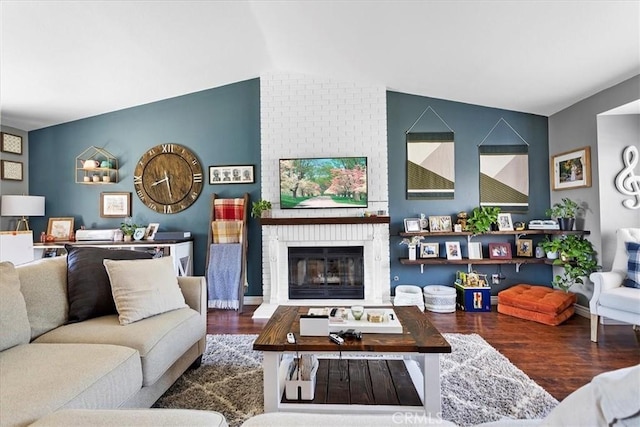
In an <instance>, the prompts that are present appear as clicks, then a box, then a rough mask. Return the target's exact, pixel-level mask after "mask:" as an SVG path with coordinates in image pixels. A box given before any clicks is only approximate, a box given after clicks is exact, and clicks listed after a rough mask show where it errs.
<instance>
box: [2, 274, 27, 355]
mask: <svg viewBox="0 0 640 427" xmlns="http://www.w3.org/2000/svg"><path fill="white" fill-rule="evenodd" d="M30 339H31V326H29V318H28V317H27V305H26V304H25V302H24V297H23V296H22V293H21V292H20V277H19V276H18V273H17V272H16V269H15V267H14V266H13V264H12V263H10V262H0V351H2V350H6V349H8V348H11V347H13V346H16V345H19V344H28V343H29V340H30Z"/></svg>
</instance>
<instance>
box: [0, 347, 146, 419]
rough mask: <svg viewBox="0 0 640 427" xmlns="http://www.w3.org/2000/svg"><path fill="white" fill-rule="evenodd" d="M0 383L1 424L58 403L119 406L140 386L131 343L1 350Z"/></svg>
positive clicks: (34, 414)
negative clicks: (129, 346)
mask: <svg viewBox="0 0 640 427" xmlns="http://www.w3.org/2000/svg"><path fill="white" fill-rule="evenodd" d="M26 372H28V375H25V373H26ZM80 374H81V375H80ZM0 384H2V386H1V387H0V420H1V421H2V423H1V424H2V425H3V426H5V425H6V426H16V425H28V424H29V423H32V422H34V421H36V420H37V419H39V418H41V417H43V416H45V415H47V414H49V413H51V412H53V411H55V410H57V409H61V408H118V407H119V406H120V405H122V404H123V403H124V402H126V401H127V400H128V399H130V398H131V396H133V395H134V394H136V393H137V392H138V391H139V390H140V387H141V385H142V371H141V369H140V357H139V356H138V352H137V351H136V350H134V349H132V348H127V347H122V346H114V345H85V344H25V345H19V346H16V347H13V348H10V349H8V350H5V351H3V352H1V353H0Z"/></svg>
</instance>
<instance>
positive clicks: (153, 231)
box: [144, 222, 160, 240]
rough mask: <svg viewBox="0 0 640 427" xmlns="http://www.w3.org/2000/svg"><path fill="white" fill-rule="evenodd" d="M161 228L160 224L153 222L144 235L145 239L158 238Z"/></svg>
mask: <svg viewBox="0 0 640 427" xmlns="http://www.w3.org/2000/svg"><path fill="white" fill-rule="evenodd" d="M159 228H160V223H159V222H152V223H151V224H149V225H147V230H146V231H145V233H144V239H145V240H153V239H154V238H155V237H156V233H157V232H158V229H159Z"/></svg>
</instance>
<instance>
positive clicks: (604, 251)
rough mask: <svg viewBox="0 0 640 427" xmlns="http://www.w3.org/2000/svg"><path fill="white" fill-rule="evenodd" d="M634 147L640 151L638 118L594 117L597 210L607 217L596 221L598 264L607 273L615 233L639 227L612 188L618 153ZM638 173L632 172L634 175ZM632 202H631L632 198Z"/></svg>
mask: <svg viewBox="0 0 640 427" xmlns="http://www.w3.org/2000/svg"><path fill="white" fill-rule="evenodd" d="M631 145H634V146H635V147H636V148H639V149H640V115H639V114H632V115H631V114H630V115H619V116H618V115H613V116H610V115H601V116H599V117H598V147H599V150H598V159H597V160H598V165H600V180H599V182H597V183H594V185H597V186H598V188H599V191H600V210H603V209H606V212H607V215H606V216H602V218H601V221H600V234H601V236H602V246H601V251H600V262H601V264H602V267H603V269H604V270H610V269H611V264H612V263H613V256H614V253H615V246H616V238H615V231H616V229H618V228H621V227H640V210H638V209H627V208H625V207H624V206H623V205H622V201H623V200H625V199H628V198H629V196H625V195H623V194H620V193H619V192H618V191H617V190H616V187H615V184H614V183H615V179H616V176H617V175H618V174H619V173H620V172H621V171H622V170H623V169H624V162H623V159H622V151H623V150H624V149H625V148H626V147H628V146H631ZM638 173H640V171H638V170H636V174H638ZM634 201H635V198H634Z"/></svg>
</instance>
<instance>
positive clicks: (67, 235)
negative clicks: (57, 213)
mask: <svg viewBox="0 0 640 427" xmlns="http://www.w3.org/2000/svg"><path fill="white" fill-rule="evenodd" d="M73 221H74V218H73V217H65V218H49V224H48V225H47V235H48V236H53V238H54V240H55V241H56V242H58V241H62V242H65V241H69V239H71V233H73Z"/></svg>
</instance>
